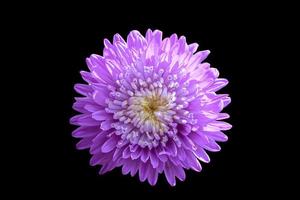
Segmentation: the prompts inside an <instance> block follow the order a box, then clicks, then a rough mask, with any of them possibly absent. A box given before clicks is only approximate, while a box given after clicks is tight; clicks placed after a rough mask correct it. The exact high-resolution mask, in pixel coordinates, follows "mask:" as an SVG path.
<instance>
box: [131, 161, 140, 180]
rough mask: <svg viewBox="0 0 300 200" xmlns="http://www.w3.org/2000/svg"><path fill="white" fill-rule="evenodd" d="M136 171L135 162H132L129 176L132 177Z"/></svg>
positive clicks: (137, 167) (137, 166) (136, 165)
mask: <svg viewBox="0 0 300 200" xmlns="http://www.w3.org/2000/svg"><path fill="white" fill-rule="evenodd" d="M138 169H139V165H138V164H137V162H136V161H135V160H133V165H132V166H131V171H130V175H131V176H134V175H135V174H136V173H137V171H138Z"/></svg>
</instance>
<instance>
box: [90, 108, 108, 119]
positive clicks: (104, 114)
mask: <svg viewBox="0 0 300 200" xmlns="http://www.w3.org/2000/svg"><path fill="white" fill-rule="evenodd" d="M92 118H93V119H95V120H97V121H104V120H107V119H111V118H112V115H111V114H109V113H107V112H106V111H105V110H99V111H97V112H94V113H93V114H92Z"/></svg>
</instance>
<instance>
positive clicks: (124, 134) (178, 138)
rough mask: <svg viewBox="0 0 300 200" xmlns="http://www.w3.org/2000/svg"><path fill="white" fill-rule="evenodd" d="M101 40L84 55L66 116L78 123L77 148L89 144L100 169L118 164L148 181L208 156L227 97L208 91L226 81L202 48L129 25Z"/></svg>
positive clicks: (176, 173)
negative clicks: (94, 51) (71, 112)
mask: <svg viewBox="0 0 300 200" xmlns="http://www.w3.org/2000/svg"><path fill="white" fill-rule="evenodd" d="M104 45H105V48H104V51H103V56H100V55H91V56H90V57H89V58H87V60H86V62H87V65H88V67H89V70H90V72H86V71H81V75H82V78H83V79H84V80H85V81H86V82H87V84H76V85H75V90H76V91H77V92H78V93H79V94H81V95H83V97H76V98H75V99H76V102H75V103H74V105H73V108H74V109H75V110H76V111H78V112H80V113H81V114H79V115H76V116H74V117H72V118H71V120H70V121H71V123H72V124H74V125H77V126H79V128H77V129H76V130H75V131H73V133H72V135H73V136H74V137H76V138H81V140H80V141H79V143H78V144H77V148H78V149H89V151H90V153H91V154H92V158H91V160H90V164H91V165H93V166H94V165H102V167H101V170H100V174H103V173H106V172H108V171H110V170H112V169H114V168H115V167H119V166H121V167H122V173H123V174H128V173H130V174H131V176H134V175H135V174H136V173H138V174H139V178H140V180H141V181H145V180H146V179H147V180H148V182H149V183H150V184H151V185H155V184H156V182H157V179H158V175H159V174H161V173H164V174H165V176H166V179H167V181H168V182H169V184H170V185H172V186H174V185H175V184H176V181H175V177H177V178H178V179H179V180H181V181H183V180H184V179H185V178H186V176H185V169H193V170H195V171H198V172H199V171H201V165H200V162H199V160H200V161H202V162H206V163H208V162H209V161H210V159H209V156H208V155H207V153H206V150H208V151H219V150H220V146H219V145H218V144H217V143H216V141H219V142H224V141H226V140H227V136H226V135H225V134H224V133H223V132H222V131H223V130H228V129H230V128H231V125H230V124H228V123H226V122H223V121H220V120H222V119H226V118H228V117H229V115H228V114H226V113H220V112H221V111H222V109H223V108H224V107H225V106H227V105H228V104H229V103H230V98H229V97H228V95H224V94H220V95H218V94H216V91H217V90H219V89H220V88H222V87H223V86H225V85H226V84H227V83H228V81H227V80H226V79H222V78H218V76H219V72H218V70H217V69H215V68H211V67H210V65H209V64H208V63H205V62H203V60H204V59H205V58H206V57H207V56H208V54H209V53H210V52H209V51H199V52H197V48H198V44H196V43H193V44H187V42H186V39H185V37H184V36H181V37H180V38H179V39H178V37H177V35H176V34H173V35H171V37H167V38H165V39H162V32H161V31H158V30H155V31H153V32H152V31H151V30H148V31H147V33H146V37H144V36H142V35H141V34H140V33H139V32H138V31H131V32H130V33H129V35H128V36H127V40H126V41H125V40H124V39H123V38H122V37H121V36H120V35H119V34H116V35H115V36H114V38H113V43H111V42H109V41H108V40H107V39H105V40H104Z"/></svg>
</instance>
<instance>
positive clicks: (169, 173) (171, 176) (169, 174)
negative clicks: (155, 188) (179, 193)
mask: <svg viewBox="0 0 300 200" xmlns="http://www.w3.org/2000/svg"><path fill="white" fill-rule="evenodd" d="M164 172H165V176H166V178H167V181H168V183H169V184H170V185H171V186H175V185H176V180H175V173H174V170H173V167H172V164H170V163H169V162H166V165H165V169H164Z"/></svg>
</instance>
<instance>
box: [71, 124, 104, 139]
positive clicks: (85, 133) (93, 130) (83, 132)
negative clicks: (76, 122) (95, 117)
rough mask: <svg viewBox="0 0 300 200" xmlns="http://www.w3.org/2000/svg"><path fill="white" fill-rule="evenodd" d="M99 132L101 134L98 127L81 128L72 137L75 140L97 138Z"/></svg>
mask: <svg viewBox="0 0 300 200" xmlns="http://www.w3.org/2000/svg"><path fill="white" fill-rule="evenodd" d="M99 132H100V130H99V128H98V127H93V126H88V127H86V126H81V127H79V128H77V129H75V130H74V131H73V132H72V136H73V137H75V138H84V137H91V136H95V135H96V134H97V133H99Z"/></svg>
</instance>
